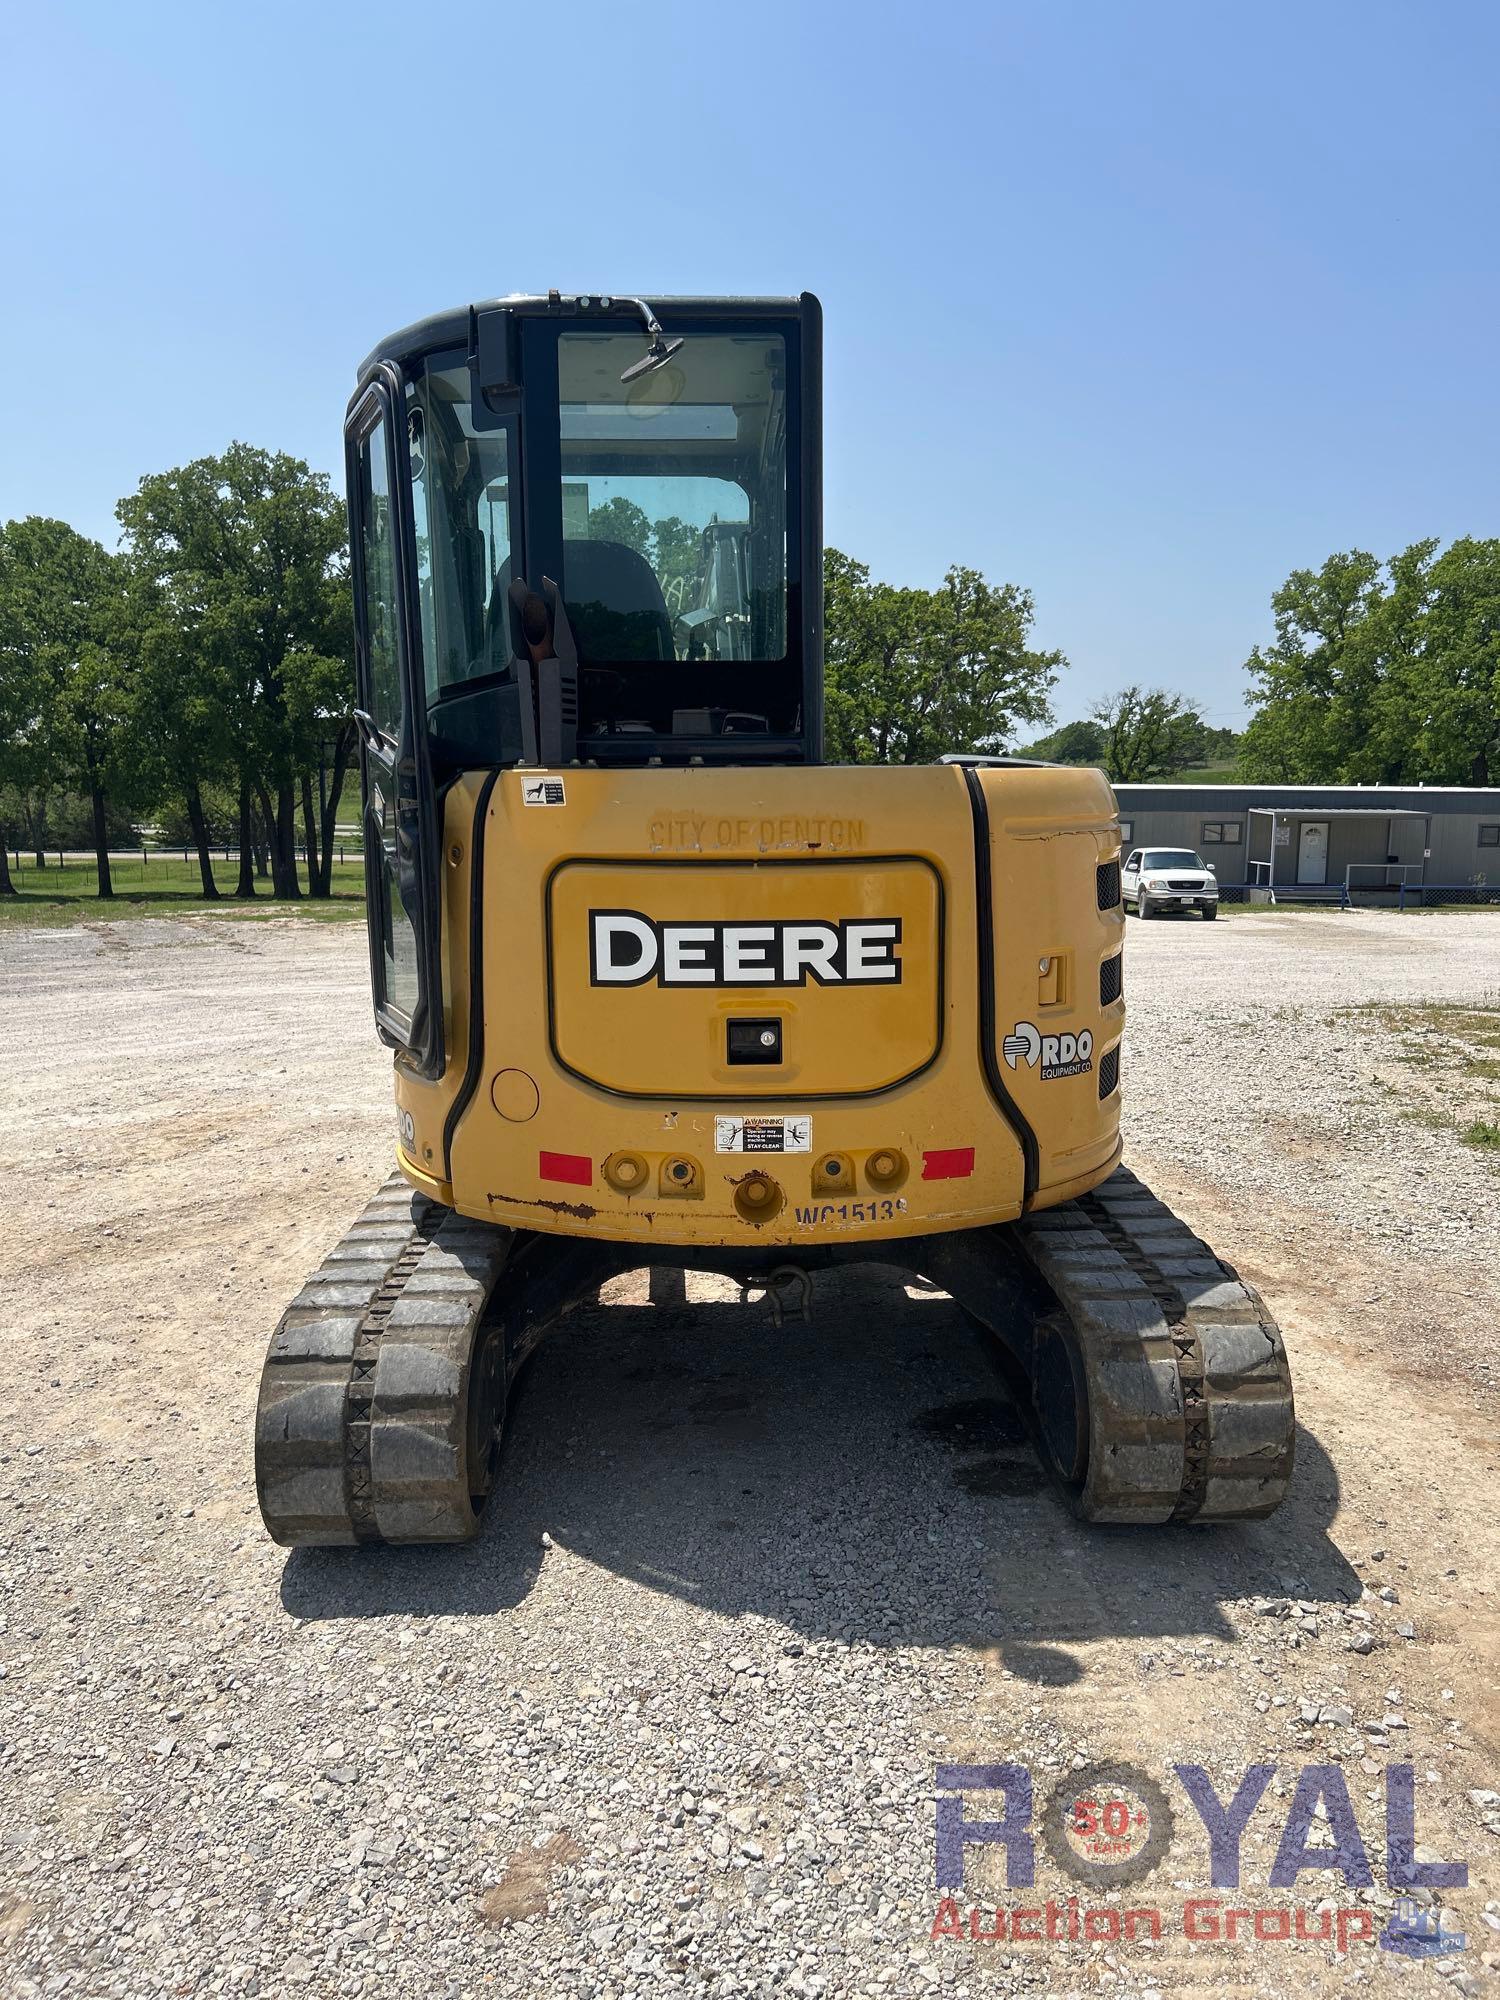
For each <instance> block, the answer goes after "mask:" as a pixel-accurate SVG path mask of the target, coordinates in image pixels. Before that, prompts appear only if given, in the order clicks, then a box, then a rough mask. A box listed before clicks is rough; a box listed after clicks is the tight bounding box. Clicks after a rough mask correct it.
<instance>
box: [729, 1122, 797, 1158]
mask: <svg viewBox="0 0 1500 2000" xmlns="http://www.w3.org/2000/svg"><path fill="white" fill-rule="evenodd" d="M714 1151H715V1152H716V1153H810V1152H811V1151H812V1120H811V1119H810V1118H716V1119H715V1120H714Z"/></svg>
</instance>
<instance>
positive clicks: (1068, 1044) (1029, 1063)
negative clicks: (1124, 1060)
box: [1000, 1021, 1094, 1083]
mask: <svg viewBox="0 0 1500 2000" xmlns="http://www.w3.org/2000/svg"><path fill="white" fill-rule="evenodd" d="M1000 1053H1001V1055H1003V1056H1004V1058H1005V1060H1006V1062H1007V1063H1008V1064H1009V1065H1010V1067H1011V1068H1012V1069H1014V1068H1015V1067H1016V1065H1017V1063H1021V1062H1024V1063H1025V1064H1026V1067H1027V1068H1028V1069H1035V1068H1036V1067H1037V1066H1038V1064H1040V1065H1041V1072H1042V1081H1043V1083H1051V1082H1053V1081H1054V1080H1055V1079H1056V1078H1057V1077H1060V1076H1086V1075H1087V1074H1088V1072H1089V1071H1090V1070H1091V1069H1092V1068H1093V1067H1094V1038H1093V1036H1092V1035H1091V1034H1090V1033H1089V1031H1088V1029H1087V1028H1080V1029H1079V1031H1078V1033H1077V1034H1076V1035H1044V1034H1043V1033H1042V1031H1041V1029H1040V1028H1038V1027H1037V1026H1036V1025H1035V1024H1034V1023H1033V1022H1031V1021H1017V1023H1016V1025H1015V1027H1014V1028H1013V1029H1012V1030H1011V1032H1010V1033H1009V1034H1008V1035H1007V1036H1006V1037H1005V1040H1004V1041H1003V1042H1002V1043H1001V1044H1000Z"/></svg>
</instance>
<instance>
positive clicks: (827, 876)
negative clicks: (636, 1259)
mask: <svg viewBox="0 0 1500 2000" xmlns="http://www.w3.org/2000/svg"><path fill="white" fill-rule="evenodd" d="M971 773H972V775H971ZM550 776H551V779H552V786H551V790H552V800H551V802H550V803H539V804H535V805H532V804H528V803H527V793H528V789H529V790H530V792H531V794H532V795H533V796H537V795H539V794H541V789H542V788H541V786H540V785H539V784H538V782H537V774H536V773H534V772H523V771H507V772H502V773H501V774H500V775H499V777H498V778H497V780H496V782H495V783H494V784H492V785H486V784H485V783H484V782H483V781H482V780H481V779H479V778H477V777H476V776H474V775H473V774H470V775H467V776H466V777H465V778H464V780H463V781H462V782H461V783H460V784H458V785H455V786H454V787H453V788H452V790H450V792H449V793H448V795H447V799H446V802H445V808H444V819H443V847H444V853H445V856H446V865H445V871H444V888H443V940H444V949H443V962H444V979H443V995H444V1010H445V1015H444V1034H443V1041H444V1046H445V1047H446V1048H447V1049H448V1050H449V1051H450V1052H451V1054H450V1058H449V1061H448V1063H447V1065H446V1067H445V1069H444V1071H443V1074H442V1075H441V1076H439V1077H436V1078H433V1079H431V1080H429V1079H426V1078H423V1077H422V1076H420V1075H419V1074H417V1073H416V1071H415V1070H414V1069H413V1068H412V1067H411V1066H410V1065H409V1064H406V1063H403V1062H402V1061H401V1059H400V1058H399V1057H398V1059H397V1062H396V1072H395V1073H396V1104H397V1112H398V1119H397V1125H398V1138H397V1152H396V1162H397V1164H398V1166H399V1167H400V1170H401V1172H402V1173H403V1174H404V1175H405V1176H406V1177H407V1179H408V1180H409V1181H410V1182H411V1183H412V1185H413V1186H414V1187H416V1188H418V1189H420V1190H421V1191H422V1192H423V1193H424V1194H426V1195H427V1196H428V1197H430V1198H431V1199H432V1200H433V1201H436V1202H440V1203H442V1204H443V1205H444V1206H445V1207H446V1208H451V1209H456V1210H457V1211H458V1212H459V1213H460V1214H463V1215H469V1216H474V1217H476V1218H478V1219H479V1220H481V1221H485V1222H493V1223H503V1224H506V1225H508V1226H510V1227H511V1228H515V1229H546V1230H550V1231H556V1232H558V1233H561V1234H571V1235H583V1236H603V1237H608V1238H610V1239H612V1240H614V1241H618V1242H629V1243H638V1244H641V1245H643V1246H649V1245H651V1244H653V1243H660V1244H695V1243H696V1244H715V1243H746V1244H761V1245H784V1246H788V1247H794V1246H796V1245H799V1244H801V1245H807V1244H819V1243H831V1242H836V1241H839V1240H841V1239H845V1238H848V1237H850V1236H856V1237H857V1236H860V1235H879V1236H886V1235H890V1236H904V1235H913V1234H917V1233H920V1232H923V1231H930V1230H948V1229H957V1228H963V1227H966V1226H972V1225H977V1224H984V1223H996V1222H1008V1221H1011V1220H1013V1219H1014V1218H1016V1217H1017V1216H1019V1215H1020V1214H1021V1213H1022V1212H1023V1211H1024V1210H1025V1209H1027V1208H1028V1207H1046V1206H1050V1205H1052V1204H1054V1203H1057V1202H1061V1201H1066V1200H1068V1199H1070V1198H1072V1197H1074V1196H1076V1195H1079V1194H1083V1193H1085V1192H1087V1191H1088V1189H1090V1188H1092V1187H1094V1186H1095V1185H1097V1184H1098V1183H1099V1182H1100V1181H1102V1180H1104V1179H1106V1178H1107V1177H1108V1176H1109V1174H1110V1173H1111V1172H1112V1171H1113V1170H1114V1168H1115V1166H1116V1165H1117V1163H1118V1160H1119V1155H1120V1136H1119V1124H1120V1118H1119V1105H1120V1096H1119V1088H1118V1077H1119V1043H1120V1037H1121V1032H1122V1029H1123V1025H1124V1001H1123V997H1122V981H1121V979H1120V976H1119V975H1120V953H1121V950H1122V947H1123V930H1124V916H1123V912H1122V909H1121V907H1120V901H1119V896H1118V863H1119V850H1120V841H1119V826H1118V821H1117V818H1116V814H1115V807H1114V800H1113V795H1112V793H1111V791H1110V789H1109V786H1108V785H1107V784H1106V783H1105V782H1104V780H1103V778H1102V777H1101V776H1100V774H1099V773H1098V772H1096V771H1087V770H1072V769H1052V768H1047V767H1038V768H1029V769H1028V768H1016V769H1008V770H996V769H983V768H981V769H972V767H964V766H960V765H956V764H940V765H931V766H928V767H926V768H911V769H905V768H887V767H878V768H877V767H869V766H866V767H861V766H857V765H855V766H846V767H824V768H822V769H819V770H818V771H816V772H815V773H813V772H808V771H805V770H800V769H797V768H779V769H774V770H764V771H758V770H754V769H743V768H738V769H729V770H708V769H703V768H689V769H677V770H670V769H666V770H663V769H650V770H644V771H642V770H623V771H602V770H589V769H580V770H567V771H559V772H555V773H552V774H550ZM973 787H977V788H978V790H979V793H980V796H981V798H982V800H983V820H982V822H980V823H978V824H976V812H975V806H974V801H973V799H972V797H971V788H973ZM810 795H811V796H810ZM491 856H499V857H503V859H502V861H501V863H500V865H498V866H494V865H489V861H488V857H491ZM476 879H477V880H478V881H479V883H480V885H481V886H480V889H479V892H478V899H477V903H476V886H475V885H476ZM986 884H987V885H988V886H987V895H988V898H989V900H990V902H991V905H992V907H998V909H999V910H1000V911H1001V912H1003V914H1002V915H1001V916H1000V917H999V918H998V920H994V919H993V918H992V919H991V921H989V922H988V923H985V922H982V921H981V914H980V901H981V897H982V896H983V895H985V894H986ZM1101 884H1102V885H1103V888H1102V891H1101ZM476 908H477V911H478V919H477V923H476V918H475V912H476ZM476 949H477V951H478V953H479V954H480V956H481V959H482V971H481V977H480V979H479V980H478V982H477V984H476V982H474V981H473V980H472V979H471V977H470V968H471V962H472V961H471V956H470V955H471V953H473V952H474V951H475V950H476ZM474 991H477V992H478V993H479V994H480V995H481V996H482V1015H481V1018H479V1019H478V1020H471V1019H470V996H471V992H474ZM762 1036H769V1037H771V1038H772V1039H771V1040H770V1041H769V1042H768V1043H767V1044H766V1046H765V1047H764V1048H762V1047H761V1046H760V1042H759V1038H760V1037H762ZM1018 1039H1019V1041H1020V1043H1021V1046H1019V1047H1018V1046H1017V1042H1018ZM1007 1043H1009V1045H1010V1046H1009V1050H1008V1051H1007ZM742 1045H743V1046H742ZM741 1056H743V1057H745V1058H746V1059H743V1060H741V1059H737V1058H739V1057H741ZM1049 1056H1050V1057H1051V1058H1052V1059H1051V1060H1048V1057H1049ZM772 1057H774V1058H775V1059H774V1060H771V1059H768V1058H772ZM997 1092H1001V1093H1003V1096H1000V1095H997ZM1027 1134H1029V1135H1030V1139H1031V1142H1032V1144H1033V1146H1034V1163H1033V1165H1032V1168H1031V1171H1030V1173H1029V1174H1028V1160H1027V1151H1028V1148H1027V1145H1026V1143H1025V1136H1026V1135H1027Z"/></svg>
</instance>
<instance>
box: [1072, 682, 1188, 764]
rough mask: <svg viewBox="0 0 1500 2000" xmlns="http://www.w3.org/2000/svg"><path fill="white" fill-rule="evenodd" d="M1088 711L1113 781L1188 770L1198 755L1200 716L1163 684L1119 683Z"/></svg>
mask: <svg viewBox="0 0 1500 2000" xmlns="http://www.w3.org/2000/svg"><path fill="white" fill-rule="evenodd" d="M1089 714H1090V716H1091V718H1092V719H1093V720H1094V721H1095V722H1097V723H1098V725H1099V728H1100V732H1101V734H1102V736H1103V748H1102V753H1101V756H1100V760H1099V761H1100V763H1101V765H1102V767H1103V768H1104V770H1105V771H1107V772H1108V774H1109V776H1110V778H1111V779H1112V780H1113V781H1114V782H1115V783H1116V784H1120V785H1126V784H1137V785H1141V784H1149V782H1150V781H1151V780H1152V779H1153V778H1163V777H1170V776H1172V774H1173V773H1174V772H1177V771H1186V770H1188V769H1190V768H1191V766H1192V765H1193V764H1195V763H1196V762H1197V761H1198V758H1199V757H1200V755H1201V754H1202V748H1203V718H1202V716H1201V715H1200V714H1199V713H1198V711H1197V709H1195V708H1194V707H1192V705H1191V704H1190V703H1188V702H1186V701H1184V700H1183V698H1182V696H1181V695H1176V694H1168V693H1167V692H1166V691H1165V689H1163V688H1140V687H1136V686H1134V685H1132V686H1130V687H1127V688H1121V690H1120V692H1119V693H1118V694H1115V695H1111V696H1109V698H1108V699H1107V700H1105V701H1099V702H1096V703H1095V704H1094V706H1093V708H1092V709H1090V711H1089Z"/></svg>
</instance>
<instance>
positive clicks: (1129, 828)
mask: <svg viewBox="0 0 1500 2000" xmlns="http://www.w3.org/2000/svg"><path fill="white" fill-rule="evenodd" d="M1483 831H1484V829H1483V827H1481V828H1480V832H1481V833H1483ZM1134 839H1135V821H1134V820H1133V819H1122V820H1121V821H1120V845H1121V846H1122V847H1129V845H1130V843H1131V841H1132V840H1134Z"/></svg>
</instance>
